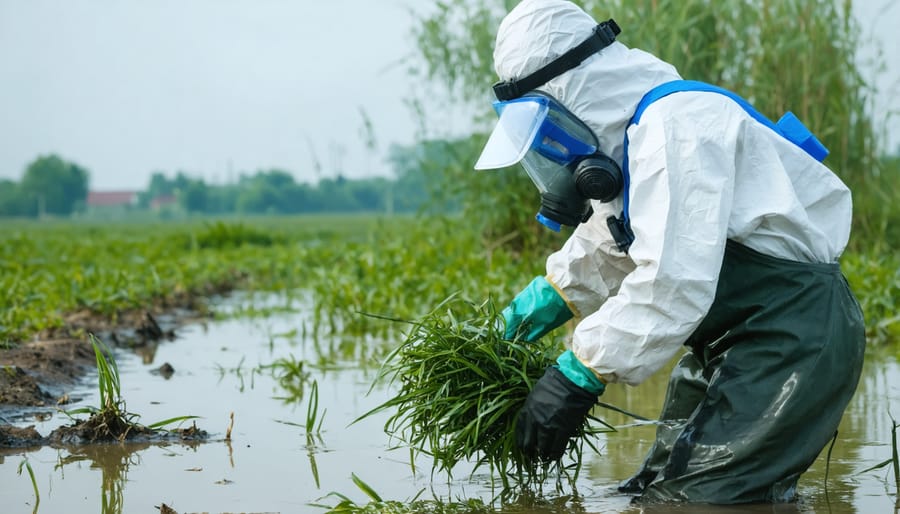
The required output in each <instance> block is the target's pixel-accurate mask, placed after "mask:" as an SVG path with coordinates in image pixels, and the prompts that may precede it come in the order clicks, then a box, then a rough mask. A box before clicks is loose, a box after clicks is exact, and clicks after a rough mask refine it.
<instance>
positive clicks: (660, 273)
mask: <svg viewBox="0 0 900 514" xmlns="http://www.w3.org/2000/svg"><path fill="white" fill-rule="evenodd" d="M596 25H597V22H596V21H594V19H593V18H592V17H591V16H590V15H588V14H587V13H585V12H584V11H583V10H581V9H580V8H578V7H577V6H576V5H574V4H572V3H571V2H567V1H563V0H525V1H523V2H521V3H520V4H519V5H518V6H517V7H516V8H515V9H513V10H512V11H511V12H510V13H509V15H507V16H506V17H505V18H504V20H503V23H502V24H501V25H500V29H499V31H498V35H497V43H496V48H495V51H494V62H495V65H496V69H497V73H498V75H499V76H500V78H501V79H508V78H516V77H522V76H524V75H527V74H529V73H531V72H533V71H535V70H536V69H538V68H539V67H541V66H542V65H544V64H546V63H547V62H549V61H550V60H552V59H553V58H554V57H557V56H559V55H560V54H562V53H564V52H565V51H566V50H568V49H570V48H572V47H573V46H575V45H577V44H578V43H580V42H581V41H584V40H585V39H586V38H587V37H588V36H589V35H590V34H591V31H592V30H593V28H594V27H595V26H596ZM536 27H540V29H539V30H538V29H536ZM535 33H538V34H550V35H551V36H550V38H549V39H543V38H536V37H534V34H535ZM680 78H681V76H680V75H679V74H678V72H677V71H676V70H675V68H674V67H672V66H671V65H670V64H668V63H665V62H663V61H661V60H660V59H658V58H656V57H654V56H653V55H651V54H649V53H647V52H644V51H641V50H638V49H633V48H628V47H626V46H625V45H624V44H622V43H620V42H615V43H613V44H612V45H611V46H609V47H608V48H605V49H604V50H603V51H602V52H600V53H598V54H596V55H594V56H592V57H589V58H588V59H587V60H586V61H585V62H584V63H582V65H581V66H580V67H578V68H576V69H574V70H571V71H569V72H567V73H564V74H562V75H560V76H558V77H556V78H554V79H552V80H550V81H549V82H548V83H547V84H545V85H544V86H543V87H541V88H539V89H540V90H541V91H544V92H546V93H547V94H549V95H551V96H553V97H554V98H556V99H557V100H559V101H560V102H561V103H562V104H563V105H565V106H566V107H567V108H568V109H569V110H570V111H572V113H573V114H575V115H576V116H578V117H579V118H580V119H581V120H583V121H584V122H585V123H587V125H588V126H589V127H590V128H591V129H592V130H593V131H594V133H595V134H596V135H597V138H598V139H599V141H600V148H602V149H603V150H604V151H605V152H606V153H608V154H609V155H610V156H611V157H612V158H613V159H615V160H616V161H618V162H620V163H621V162H622V157H623V141H624V139H623V136H624V131H625V128H626V124H627V123H628V121H629V120H630V118H631V116H632V114H633V113H634V109H635V106H636V105H637V104H638V102H639V101H640V99H641V97H642V96H643V95H644V94H645V93H646V92H647V91H649V90H650V89H652V88H653V87H654V86H657V85H659V84H662V83H664V82H668V81H671V80H676V79H680ZM628 136H629V141H630V143H629V144H630V146H629V159H630V180H631V186H630V188H629V190H628V191H627V194H628V195H630V206H629V211H630V214H631V228H632V230H633V231H634V234H635V241H634V243H633V244H632V245H631V248H630V250H629V252H628V255H625V254H623V253H622V252H621V251H619V250H618V249H617V248H616V243H615V241H613V239H612V236H611V235H610V232H609V230H608V228H607V226H606V218H607V217H608V216H610V215H618V214H619V213H620V212H621V210H622V200H621V198H619V199H618V200H616V201H614V202H610V203H606V204H603V203H600V202H598V201H593V204H592V205H593V208H594V215H593V216H592V217H591V218H590V219H589V220H588V221H587V222H586V223H582V224H580V225H579V226H578V227H577V228H576V229H575V231H574V233H573V234H572V236H571V237H570V238H569V239H568V241H566V243H565V245H564V246H563V247H562V249H560V250H559V251H558V252H556V253H554V254H552V255H551V256H550V257H549V258H548V259H547V278H548V280H549V281H550V282H551V283H552V284H554V285H555V286H556V287H557V288H558V290H559V291H560V292H562V294H563V295H564V297H565V300H566V301H567V304H568V305H569V306H570V308H571V309H572V311H573V313H574V314H575V317H576V320H577V321H578V323H577V325H576V328H575V333H574V335H573V339H572V349H573V351H574V352H575V355H576V356H577V357H578V358H579V360H581V361H582V363H584V364H585V365H587V366H588V367H590V368H591V369H593V370H594V371H596V372H597V373H598V374H599V375H600V376H601V378H603V379H604V381H606V382H610V383H613V382H623V383H626V384H629V385H637V384H639V383H641V382H643V381H644V380H645V379H646V378H647V377H648V376H650V375H651V374H653V373H654V372H655V371H657V370H659V369H660V368H661V367H662V366H664V365H665V364H666V363H667V362H668V361H669V360H671V359H672V357H673V356H674V355H675V354H676V352H677V351H678V350H679V348H680V347H681V346H682V345H683V344H684V342H685V340H686V339H687V338H688V336H689V335H690V334H691V333H692V332H693V331H694V330H695V329H696V328H697V327H698V325H699V324H700V322H701V321H702V320H703V317H704V316H705V315H706V313H707V311H708V310H709V308H710V305H711V304H712V301H713V297H714V296H715V292H716V285H717V279H718V274H719V270H720V268H721V266H722V256H723V252H724V249H725V241H726V240H727V239H732V240H734V241H736V242H739V243H742V244H744V245H746V246H748V247H750V248H753V249H755V250H757V251H759V252H762V253H764V254H767V255H771V256H774V257H782V258H786V259H790V260H796V261H801V262H835V261H836V260H837V258H838V257H839V256H840V255H841V252H842V251H843V250H844V248H845V246H846V244H847V240H848V238H849V235H850V221H851V198H850V191H849V190H848V189H847V187H846V186H845V185H844V184H843V183H842V182H841V181H840V180H839V179H838V178H837V176H835V175H834V174H833V173H832V172H831V171H830V170H829V169H828V168H827V167H825V166H824V165H823V164H821V163H819V162H817V161H816V160H814V159H812V158H810V157H809V156H808V155H807V154H806V153H805V152H804V151H803V150H802V149H800V148H798V147H797V146H796V145H794V144H793V143H790V142H789V141H787V140H786V139H784V138H783V137H781V136H780V135H778V134H776V133H775V132H773V131H772V130H771V129H770V128H768V127H766V126H764V125H762V124H761V123H759V122H757V121H756V120H754V119H753V118H751V117H750V116H749V115H748V114H747V113H746V112H745V111H744V110H743V109H742V108H741V107H740V106H738V105H737V104H736V103H734V102H733V101H731V100H729V99H728V98H727V97H724V96H721V95H716V94H710V93H703V92H682V93H678V94H677V95H670V96H668V97H665V98H662V99H660V100H658V101H656V102H654V103H653V104H651V106H650V107H649V108H647V110H646V112H645V113H644V115H643V117H642V119H641V123H640V124H638V125H635V126H632V127H631V128H630V129H629V132H628Z"/></svg>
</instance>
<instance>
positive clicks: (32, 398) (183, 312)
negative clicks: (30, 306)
mask: <svg viewBox="0 0 900 514" xmlns="http://www.w3.org/2000/svg"><path fill="white" fill-rule="evenodd" d="M208 318H209V313H208V311H205V310H196V309H190V308H176V309H169V310H167V311H165V312H161V313H159V312H158V313H156V314H154V313H151V312H150V311H148V310H135V311H130V312H125V313H118V314H117V315H116V316H115V317H113V318H111V317H109V316H103V315H99V314H96V313H92V312H90V311H87V310H84V311H78V312H73V313H71V314H69V315H68V316H66V318H65V325H64V327H63V328H62V329H56V330H54V331H53V332H50V333H46V334H41V337H39V338H38V340H35V341H30V342H25V343H21V344H19V345H17V346H15V347H13V348H5V349H0V429H2V430H0V447H4V446H11V445H18V446H21V445H27V444H31V442H33V441H34V440H35V439H34V437H33V434H28V433H22V432H19V431H18V430H20V429H15V428H14V427H12V426H11V424H10V423H11V420H12V418H15V417H18V416H19V415H20V414H21V413H23V412H26V411H29V412H37V414H34V415H37V416H41V415H42V414H41V413H40V411H41V410H42V409H43V410H45V411H46V414H43V415H47V416H49V415H51V414H52V412H53V410H55V408H56V406H57V405H61V404H66V403H69V402H72V401H77V400H78V399H77V398H70V396H69V392H70V391H71V390H72V389H73V388H74V387H75V386H76V385H78V384H79V382H80V381H81V380H83V378H84V377H85V375H87V374H88V373H89V372H91V371H92V370H94V369H96V357H95V355H94V350H93V347H92V346H91V344H90V342H89V337H88V334H93V335H95V336H96V337H97V338H99V339H100V340H101V341H103V342H104V343H106V344H107V345H108V346H110V347H118V348H130V349H134V350H135V351H140V350H141V349H142V348H146V347H147V346H148V345H154V344H157V343H158V342H159V341H161V340H172V339H175V337H176V334H175V331H176V329H177V328H178V327H180V326H183V325H184V324H185V323H191V322H196V321H198V320H199V319H208ZM25 430H27V429H25ZM67 435H69V436H72V433H71V432H70V433H69V434H67ZM76 435H80V434H76ZM38 437H39V439H37V440H38V441H45V439H44V438H42V437H40V436H39V435H38ZM16 441H17V442H16Z"/></svg>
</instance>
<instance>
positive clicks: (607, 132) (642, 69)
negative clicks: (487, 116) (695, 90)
mask: <svg viewBox="0 0 900 514" xmlns="http://www.w3.org/2000/svg"><path fill="white" fill-rule="evenodd" d="M596 26H597V21H596V20H594V19H593V18H592V17H591V16H590V15H589V14H588V13H586V12H585V11H584V10H582V9H581V8H580V7H578V6H577V5H575V4H573V3H572V2H569V1H565V0H523V1H522V2H521V3H519V4H518V5H517V6H516V7H515V8H513V10H512V11H510V12H509V14H507V15H506V17H505V18H504V19H503V21H502V22H501V23H500V28H499V29H498V31H497V40H496V44H495V47H494V67H495V70H496V72H497V75H498V76H499V77H500V79H501V80H510V79H518V78H522V77H524V76H526V75H528V74H530V73H532V72H534V71H535V70H537V69H539V68H540V67H542V66H544V65H546V64H547V63H549V62H551V61H552V60H553V59H555V58H557V57H559V56H560V55H562V54H563V53H565V52H566V51H567V50H569V49H571V48H573V47H575V46H577V45H578V44H579V43H581V42H582V41H584V40H585V39H587V38H588V37H589V36H590V35H591V33H592V32H593V30H594V27H596ZM623 32H624V33H625V34H627V32H628V29H627V27H626V28H625V29H624V31H623ZM680 78H681V76H680V75H679V74H678V72H677V71H676V70H675V68H674V67H673V66H672V65H670V64H668V63H666V62H664V61H662V60H660V59H658V58H657V57H654V56H653V55H650V54H648V53H646V52H643V51H641V50H637V49H630V48H628V47H626V46H625V45H624V44H622V43H620V42H614V43H613V44H612V45H610V46H608V47H606V48H604V49H603V50H601V51H600V52H599V53H597V54H595V55H593V56H591V57H588V58H587V59H586V60H585V61H584V62H583V63H582V64H581V65H580V66H578V67H577V68H575V69H572V70H569V71H567V72H566V73H563V74H562V75H560V76H558V77H555V78H553V79H551V80H550V81H549V82H547V83H546V84H545V85H544V86H542V87H540V88H539V90H540V91H543V92H545V93H547V94H549V95H550V96H552V97H554V98H556V99H557V100H559V101H560V102H561V103H562V104H563V105H565V106H566V107H567V108H568V109H569V110H570V111H571V112H572V113H573V114H575V115H576V116H578V117H579V118H580V119H581V120H582V121H584V122H585V123H586V124H587V125H588V127H590V128H591V130H593V131H594V133H595V135H596V136H597V139H598V141H599V143H600V148H602V149H603V151H604V152H606V153H607V154H608V155H610V156H611V157H612V158H613V159H614V160H615V161H616V162H618V163H619V164H620V165H621V164H622V158H623V141H624V137H625V129H626V128H627V124H628V121H629V119H630V118H631V115H632V114H633V113H634V110H635V107H636V106H637V104H638V102H639V101H640V99H641V97H643V96H644V94H645V93H646V92H647V91H649V90H650V89H652V88H653V87H655V86H657V85H659V84H662V83H664V82H668V81H670V80H676V79H680Z"/></svg>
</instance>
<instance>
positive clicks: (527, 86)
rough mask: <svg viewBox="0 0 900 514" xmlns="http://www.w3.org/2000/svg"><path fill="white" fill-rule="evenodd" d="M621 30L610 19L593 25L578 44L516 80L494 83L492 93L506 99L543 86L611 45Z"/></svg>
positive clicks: (498, 97)
mask: <svg viewBox="0 0 900 514" xmlns="http://www.w3.org/2000/svg"><path fill="white" fill-rule="evenodd" d="M619 32H621V30H620V29H619V26H618V25H616V22H615V21H613V20H612V19H610V20H607V21H604V22H603V23H601V24H599V25H597V26H596V27H594V33H593V34H591V35H590V37H588V38H587V39H585V40H584V41H583V42H582V43H580V44H579V45H578V46H576V47H574V48H572V49H571V50H569V51H568V52H566V53H564V54H562V55H560V56H559V57H557V58H556V59H554V60H553V61H551V62H550V63H548V64H547V65H546V66H544V67H543V68H540V69H539V70H537V71H535V72H534V73H532V74H531V75H527V76H525V77H522V78H520V79H518V80H506V81H502V82H497V83H496V84H494V95H495V96H496V97H497V100H500V101H506V100H512V99H513V98H518V97H520V96H522V95H524V94H525V93H527V92H529V91H531V90H532V89H535V88H538V87H540V86H543V85H544V84H546V83H547V82H549V81H550V79H552V78H554V77H558V76H560V75H562V74H563V73H565V72H567V71H569V70H571V69H572V68H574V67H576V66H578V65H579V64H581V63H582V62H583V61H584V60H585V59H587V58H588V57H590V56H591V55H594V54H595V53H597V52H599V51H600V50H603V49H604V48H606V47H607V46H609V45H611V44H612V43H613V41H615V40H616V36H617V35H619Z"/></svg>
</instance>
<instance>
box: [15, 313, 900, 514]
mask: <svg viewBox="0 0 900 514" xmlns="http://www.w3.org/2000/svg"><path fill="white" fill-rule="evenodd" d="M302 323H303V321H302V319H301V318H300V317H299V315H278V316H271V317H267V318H265V319H261V320H229V321H221V322H215V323H212V324H209V325H207V326H193V327H188V328H186V329H184V330H182V331H181V332H180V333H179V336H180V337H179V338H178V339H177V340H176V341H174V342H169V343H163V344H161V345H160V346H158V347H157V348H155V349H154V350H152V351H147V352H143V353H140V354H135V353H131V352H122V353H119V354H118V355H117V360H118V364H119V367H120V372H121V379H122V395H123V397H124V398H125V400H126V402H127V405H126V407H127V410H128V411H129V412H136V413H139V414H140V415H141V418H140V422H141V423H144V424H150V423H154V422H156V421H160V420H164V419H168V418H171V417H174V416H181V415H196V416H201V419H199V420H198V421H197V424H198V426H199V427H200V428H202V429H205V430H207V431H208V432H209V433H210V435H211V438H210V441H209V442H206V443H203V444H198V445H182V444H167V445H147V444H143V445H103V446H88V447H79V448H50V447H44V448H40V449H33V450H20V451H16V452H14V453H11V454H10V453H7V454H6V455H5V456H4V457H0V512H9V513H17V512H35V511H36V512H44V513H57V512H93V513H96V512H103V513H119V512H123V513H127V512H158V511H157V510H156V509H155V508H154V507H156V506H160V505H161V504H166V505H167V506H169V507H171V508H173V509H175V510H176V511H177V512H180V513H185V512H282V513H294V512H325V511H326V509H325V508H322V507H316V506H314V505H313V504H322V505H332V506H333V505H335V504H337V503H338V501H339V499H338V498H337V497H336V496H334V495H330V493H339V494H342V495H345V496H347V497H349V498H350V499H352V500H353V501H355V502H357V503H358V504H360V505H362V504H366V503H368V498H367V497H366V496H365V495H364V494H363V493H362V491H361V490H360V489H359V488H357V487H356V485H354V483H353V481H352V479H351V475H352V474H355V475H357V476H358V477H359V478H360V479H362V480H363V481H364V482H365V483H367V484H368V485H369V486H371V488H372V489H374V490H375V491H376V492H377V493H378V494H379V495H380V496H381V497H382V498H384V499H385V500H399V501H408V500H411V499H413V498H414V497H416V496H417V495H418V494H419V493H420V492H422V491H424V492H422V496H420V498H433V497H435V496H437V497H440V498H442V499H444V500H448V499H449V500H451V501H453V500H458V499H460V498H475V497H478V498H482V499H483V500H485V501H489V500H490V498H492V497H493V495H494V494H495V493H496V492H497V491H496V490H495V489H492V487H491V482H490V480H489V478H488V477H486V476H484V475H476V476H475V477H472V478H469V477H468V476H467V475H468V474H467V473H466V470H460V471H459V472H458V473H457V475H456V478H455V479H454V480H453V481H452V483H448V481H447V480H445V479H444V478H442V477H435V478H434V479H433V480H432V477H431V476H430V473H429V471H430V466H429V462H428V461H426V460H420V461H418V467H417V469H416V470H415V471H413V470H412V469H411V467H410V465H409V462H408V459H409V455H408V452H406V451H403V450H393V451H392V450H390V449H389V446H390V443H391V442H390V441H389V440H388V438H387V436H386V435H385V434H384V432H383V431H382V422H383V419H384V417H373V418H369V419H366V420H364V421H363V422H359V423H356V424H351V422H352V421H353V420H354V419H356V418H357V417H358V416H360V415H361V414H363V413H365V412H366V411H368V410H369V409H371V408H372V407H374V406H376V405H378V404H379V403H381V402H382V401H384V400H385V399H386V398H387V397H388V395H390V394H391V390H390V389H389V388H387V387H381V386H379V387H376V388H374V389H373V390H371V391H370V385H371V384H372V380H373V377H374V375H375V372H376V370H375V369H374V367H373V366H368V367H367V366H361V365H360V364H359V361H360V360H362V357H364V356H365V354H367V353H369V351H370V349H371V348H373V347H374V346H375V344H374V343H372V342H369V343H366V344H364V345H358V344H355V343H354V342H350V343H347V342H346V341H345V342H343V343H342V342H339V341H335V340H330V339H328V338H323V337H318V338H313V337H310V336H304V335H303V334H304V332H303V330H302ZM336 354H337V357H336V356H335V355H336ZM282 358H287V359H292V360H298V361H299V360H302V361H304V362H306V364H305V367H304V369H305V370H306V371H308V372H309V373H310V378H311V379H313V380H315V382H316V386H317V389H318V393H317V396H318V409H317V410H316V411H315V413H316V421H315V425H316V428H318V431H316V430H315V429H314V430H313V432H314V433H313V434H312V435H310V436H308V435H307V433H306V429H305V428H304V427H303V425H305V424H306V423H307V416H308V413H309V409H308V405H309V403H308V402H309V400H310V398H312V397H313V395H312V394H311V388H310V386H309V384H307V385H306V389H305V390H304V392H303V398H302V399H298V398H299V392H298V391H295V390H293V389H292V388H291V387H290V386H291V383H290V382H288V383H287V385H288V386H289V387H287V388H286V387H284V386H283V385H282V384H280V383H279V381H278V380H276V378H275V377H273V374H272V373H271V372H270V371H269V370H267V369H265V368H262V367H261V366H263V365H268V364H271V363H273V362H275V361H276V360H278V359H282ZM164 363H169V364H170V365H171V366H172V367H173V368H174V370H175V373H174V374H173V375H172V376H171V377H169V378H165V377H163V376H161V375H159V374H155V373H153V372H152V371H153V370H154V369H156V368H159V367H160V366H161V365H162V364H164ZM664 375H665V374H664V373H661V374H660V375H659V376H658V377H657V378H655V379H653V380H651V381H650V382H649V383H647V384H645V385H642V386H641V387H639V388H624V387H611V388H610V389H609V391H608V393H607V394H606V395H605V396H604V398H603V399H604V400H605V401H607V402H609V403H611V404H614V405H617V406H619V407H621V408H624V409H627V410H629V411H631V412H635V413H638V414H642V415H645V416H648V417H653V416H654V415H655V413H656V412H657V410H658V409H659V405H660V403H661V401H662V394H663V390H664V384H665V377H664ZM835 380H840V377H835ZM897 384H900V367H898V365H897V363H896V361H895V359H894V358H892V357H890V356H887V357H881V356H878V355H876V354H875V353H874V352H870V358H869V362H868V364H867V367H866V370H865V372H864V376H863V380H862V383H861V385H860V388H859V391H858V393H857V395H856V397H855V398H854V400H853V402H852V404H851V406H850V408H849V410H848V412H847V414H846V415H845V417H844V420H843V424H842V426H841V429H840V434H839V436H838V439H837V442H836V444H835V446H834V448H833V451H832V456H831V464H830V469H829V471H828V475H827V481H826V460H825V455H824V452H823V455H822V456H821V457H820V458H819V460H818V461H817V462H816V463H815V465H814V466H813V467H812V469H811V470H810V471H809V472H808V473H807V474H806V475H804V477H803V478H802V480H801V483H800V492H801V495H802V497H803V500H802V502H801V503H799V504H798V505H792V506H789V507H778V508H774V507H771V506H768V507H750V508H741V509H730V510H733V511H738V512H833V513H841V512H860V513H871V512H892V511H895V503H894V501H895V488H894V485H893V476H892V474H891V471H890V468H889V467H885V468H881V469H879V470H876V471H870V472H866V473H861V471H863V470H865V469H866V468H868V467H871V466H873V465H875V464H877V463H879V462H881V461H883V460H885V459H888V458H890V455H891V445H890V441H891V427H892V422H891V418H890V412H889V411H890V409H891V406H893V407H894V409H893V410H894V412H895V413H896V414H897V415H898V416H900V408H898V407H897V406H896V403H897V395H898V389H897V387H898V386H897ZM292 391H293V392H292ZM74 396H82V397H83V401H82V402H81V403H82V404H86V405H97V403H98V402H97V397H96V394H95V392H94V390H93V388H92V386H91V385H90V384H87V385H86V387H85V388H83V389H80V390H78V391H77V392H76V394H75V395H74ZM286 397H293V398H286ZM76 406H77V405H76ZM232 413H233V415H234V419H233V428H232V431H231V440H230V441H227V440H225V434H226V431H227V429H228V426H229V423H230V416H231V414H232ZM595 414H597V415H598V416H599V417H602V418H604V419H606V420H607V421H609V422H611V423H613V424H615V425H620V426H621V428H620V430H619V431H618V432H616V433H613V434H609V435H606V436H604V437H603V438H602V439H601V441H600V446H599V448H600V450H601V453H600V454H597V455H590V456H589V457H588V458H587V461H586V463H585V468H584V472H583V474H582V477H581V478H580V479H579V482H578V484H577V487H578V492H579V493H580V494H581V496H582V499H581V500H580V501H578V502H577V503H574V504H573V503H571V502H570V503H568V504H567V505H566V506H564V507H555V508H552V509H551V508H550V507H545V508H540V509H539V508H525V507H516V506H508V507H503V508H500V507H498V511H502V512H521V513H535V512H579V513H584V512H588V513H608V512H657V511H659V512H697V511H698V509H697V508H696V507H693V508H691V509H674V508H671V507H668V508H661V509H656V508H654V509H645V510H644V511H640V510H639V509H637V508H634V507H631V506H630V504H629V497H627V496H624V495H621V494H618V493H617V492H616V491H615V486H616V484H617V482H618V481H619V480H621V479H623V478H626V477H627V476H629V474H630V473H631V472H633V471H634V469H635V468H636V467H637V466H638V465H639V463H640V461H641V459H642V457H643V455H644V453H645V452H646V451H647V449H648V448H649V446H650V443H651V440H652V437H653V428H652V427H650V426H624V425H628V424H629V423H630V422H631V421H630V420H628V419H626V418H625V417H624V416H621V415H618V414H615V413H612V412H609V411H604V410H597V411H596V412H595ZM14 421H15V424H17V425H20V426H27V425H30V424H34V425H35V427H36V428H37V430H38V431H39V432H40V433H41V434H48V433H49V432H50V431H51V430H52V429H53V428H56V427H57V426H59V425H60V424H64V423H66V422H67V420H66V418H65V417H64V416H59V415H56V416H52V417H50V418H49V419H43V420H39V419H36V418H35V417H29V418H26V419H17V420H14ZM810 422H811V423H814V422H815V420H810ZM25 459H27V461H28V463H29V464H30V465H31V468H32V469H33V470H34V474H35V480H36V483H37V487H38V490H39V493H40V503H39V504H38V505H35V496H34V491H33V488H32V484H31V481H30V479H29V478H28V476H27V472H26V471H25V470H24V469H23V471H22V474H19V473H18V470H19V466H20V464H21V463H22V462H23V461H24V460H25ZM721 511H723V509H710V510H708V512H721ZM725 511H726V512H727V511H728V510H725ZM705 512H707V511H705Z"/></svg>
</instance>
